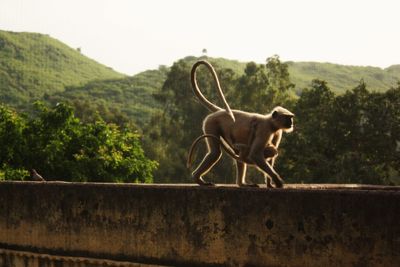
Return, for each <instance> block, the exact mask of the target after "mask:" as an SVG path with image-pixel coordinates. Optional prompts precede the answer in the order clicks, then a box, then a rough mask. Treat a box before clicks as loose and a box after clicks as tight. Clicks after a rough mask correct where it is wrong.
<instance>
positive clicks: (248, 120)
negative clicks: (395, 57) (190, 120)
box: [188, 60, 294, 187]
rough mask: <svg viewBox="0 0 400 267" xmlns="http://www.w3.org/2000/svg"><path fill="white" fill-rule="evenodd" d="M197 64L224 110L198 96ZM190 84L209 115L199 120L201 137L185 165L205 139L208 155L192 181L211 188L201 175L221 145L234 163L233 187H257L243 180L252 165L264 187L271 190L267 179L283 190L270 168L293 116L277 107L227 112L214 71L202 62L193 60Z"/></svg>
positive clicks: (217, 154) (211, 164) (206, 63)
mask: <svg viewBox="0 0 400 267" xmlns="http://www.w3.org/2000/svg"><path fill="white" fill-rule="evenodd" d="M200 65H205V66H206V67H207V68H208V69H209V70H210V72H211V74H212V76H213V78H214V81H215V83H216V85H217V91H218V94H219V97H220V98H221V100H222V102H223V103H224V105H225V109H223V108H220V107H218V106H216V105H214V104H213V103H211V102H210V101H208V100H207V99H206V98H205V97H204V95H203V94H202V93H201V91H200V89H199V86H198V84H197V80H196V70H197V68H198V67H199V66H200ZM191 83H192V89H193V92H194V94H195V95H196V96H197V98H198V99H199V100H200V102H201V103H202V104H203V105H204V106H206V107H207V108H208V109H209V110H210V111H211V112H212V113H211V114H209V115H208V116H206V118H205V119H204V120H203V133H204V134H203V135H202V136H200V137H199V138H197V139H196V140H195V141H194V143H193V144H192V146H191V149H190V152H189V157H188V166H190V161H191V157H192V153H193V148H194V147H195V145H196V144H197V143H198V141H199V140H201V139H203V138H205V141H206V144H207V148H208V153H207V154H206V155H205V156H204V158H203V160H202V162H201V163H200V164H199V166H198V167H197V168H196V169H195V170H194V171H193V173H192V176H193V179H194V181H195V182H196V183H198V184H199V185H213V183H211V182H206V181H204V180H203V176H204V175H205V174H207V173H208V172H209V171H210V169H211V168H212V167H213V166H214V165H215V164H216V163H217V161H218V160H219V159H220V158H221V155H222V152H221V146H222V147H223V148H224V150H225V151H226V152H227V153H228V154H229V155H230V156H231V157H232V158H233V159H234V160H235V161H236V170H237V174H236V184H237V185H238V186H257V185H254V184H248V183H246V179H245V176H246V170H247V165H254V166H256V167H257V168H258V169H259V170H261V171H262V172H263V173H264V175H265V180H266V184H267V187H272V184H271V179H272V181H273V182H274V184H275V187H283V180H282V178H281V177H280V176H279V174H278V173H277V172H276V171H275V170H274V168H273V166H274V162H275V158H276V156H277V155H278V150H277V149H278V146H279V144H280V141H281V138H282V132H292V131H293V117H294V114H293V113H292V112H290V111H289V110H287V109H285V108H283V107H279V106H278V107H275V108H274V109H273V110H272V112H271V113H269V114H267V115H262V114H258V113H249V112H244V111H241V110H231V108H230V107H229V105H228V103H227V102H226V100H225V96H224V94H223V92H222V89H221V86H220V84H219V80H218V76H217V74H216V72H215V70H214V68H213V67H212V65H211V64H210V63H208V62H207V61H204V60H200V61H197V62H196V63H195V64H194V65H193V67H192V70H191Z"/></svg>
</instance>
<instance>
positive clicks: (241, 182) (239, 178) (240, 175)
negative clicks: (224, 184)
mask: <svg viewBox="0 0 400 267" xmlns="http://www.w3.org/2000/svg"><path fill="white" fill-rule="evenodd" d="M246 170H247V164H246V163H243V162H240V161H236V184H237V185H238V186H240V187H244V186H249V187H258V185H257V184H253V183H249V184H248V183H246Z"/></svg>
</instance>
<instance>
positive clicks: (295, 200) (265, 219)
mask: <svg viewBox="0 0 400 267" xmlns="http://www.w3.org/2000/svg"><path fill="white" fill-rule="evenodd" d="M399 222H400V191H399V188H396V187H368V186H367V187H357V186H355V185H353V186H348V187H347V188H342V187H338V186H334V185H332V186H318V185H315V186H293V185H289V186H288V188H287V189H265V188H248V189H243V188H236V187H214V188H207V187H199V186H184V185H163V186H157V185H120V184H78V183H57V182H49V183H40V182H2V183H0V248H1V249H3V250H4V249H5V250H14V251H15V250H18V251H27V252H32V253H39V254H48V255H58V256H64V257H86V258H94V259H107V260H114V261H124V262H136V263H148V264H160V265H173V266H183V265H186V266H196V265H198V266H205V265H208V266H360V267H361V266H399V263H400V223H399ZM28 266H29V265H28ZM57 266H69V265H62V263H60V264H59V265H57Z"/></svg>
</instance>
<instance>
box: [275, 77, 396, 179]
mask: <svg viewBox="0 0 400 267" xmlns="http://www.w3.org/2000/svg"><path fill="white" fill-rule="evenodd" d="M399 106H400V86H398V87H397V88H392V89H390V90H389V91H387V92H385V93H376V92H374V93H371V92H369V91H368V90H367V89H366V84H365V83H364V82H363V81H361V82H360V84H359V85H358V86H357V87H356V88H354V89H353V90H352V91H347V92H346V93H345V94H344V95H340V96H336V97H335V95H334V94H333V92H332V91H331V90H330V89H329V88H328V86H327V84H326V82H323V81H318V80H315V81H314V82H313V84H312V86H311V88H310V89H308V90H305V91H304V92H303V94H302V96H301V97H300V99H299V100H298V102H297V103H296V105H295V108H294V112H295V114H296V123H297V128H298V130H295V131H294V132H293V133H292V134H291V135H288V136H287V137H285V138H286V140H284V142H283V145H282V150H283V151H284V152H283V153H281V155H283V156H282V157H281V158H280V159H279V165H278V168H279V169H280V170H281V171H282V174H283V176H284V177H288V178H289V179H288V180H289V181H292V182H294V181H296V182H306V183H321V182H323V183H367V184H398V183H399V182H400V181H398V180H396V179H395V177H394V175H393V171H394V170H399V169H400V146H399V140H400V131H399V125H400V113H399Z"/></svg>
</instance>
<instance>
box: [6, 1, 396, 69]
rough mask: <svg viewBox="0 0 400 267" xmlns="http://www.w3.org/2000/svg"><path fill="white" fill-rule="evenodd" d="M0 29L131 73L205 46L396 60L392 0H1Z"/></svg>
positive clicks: (242, 55)
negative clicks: (45, 37)
mask: <svg viewBox="0 0 400 267" xmlns="http://www.w3.org/2000/svg"><path fill="white" fill-rule="evenodd" d="M396 2H398V3H396ZM0 29H2V30H10V31H28V32H40V33H45V34H49V35H50V36H52V37H54V38H57V39H59V40H60V41H62V42H64V43H66V44H67V45H69V46H71V47H73V48H77V47H81V49H82V53H83V54H85V55H87V56H89V57H91V58H93V59H95V60H97V61H98V62H100V63H103V64H105V65H107V66H110V67H112V68H113V69H115V70H117V71H120V72H122V73H125V74H129V75H132V74H135V73H138V72H140V71H144V70H147V69H155V68H158V66H159V65H169V66H170V65H172V63H173V62H174V61H176V60H178V59H180V58H183V57H185V56H189V55H194V56H200V55H201V51H202V49H203V48H206V49H207V51H208V55H209V56H212V57H225V58H229V59H237V60H240V61H250V60H252V61H256V62H258V63H262V62H265V59H266V58H267V57H269V56H272V55H273V54H278V55H279V56H280V57H281V59H282V60H284V61H287V60H291V61H320V62H332V63H339V64H347V65H371V66H379V67H383V68H384V67H388V66H390V65H392V64H400V1H398V0H364V1H362V0H359V1H358V0H329V1H326V0H276V1H271V0H259V1H257V0H243V1H239V0H237V1H235V0H198V1H193V0H0Z"/></svg>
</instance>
